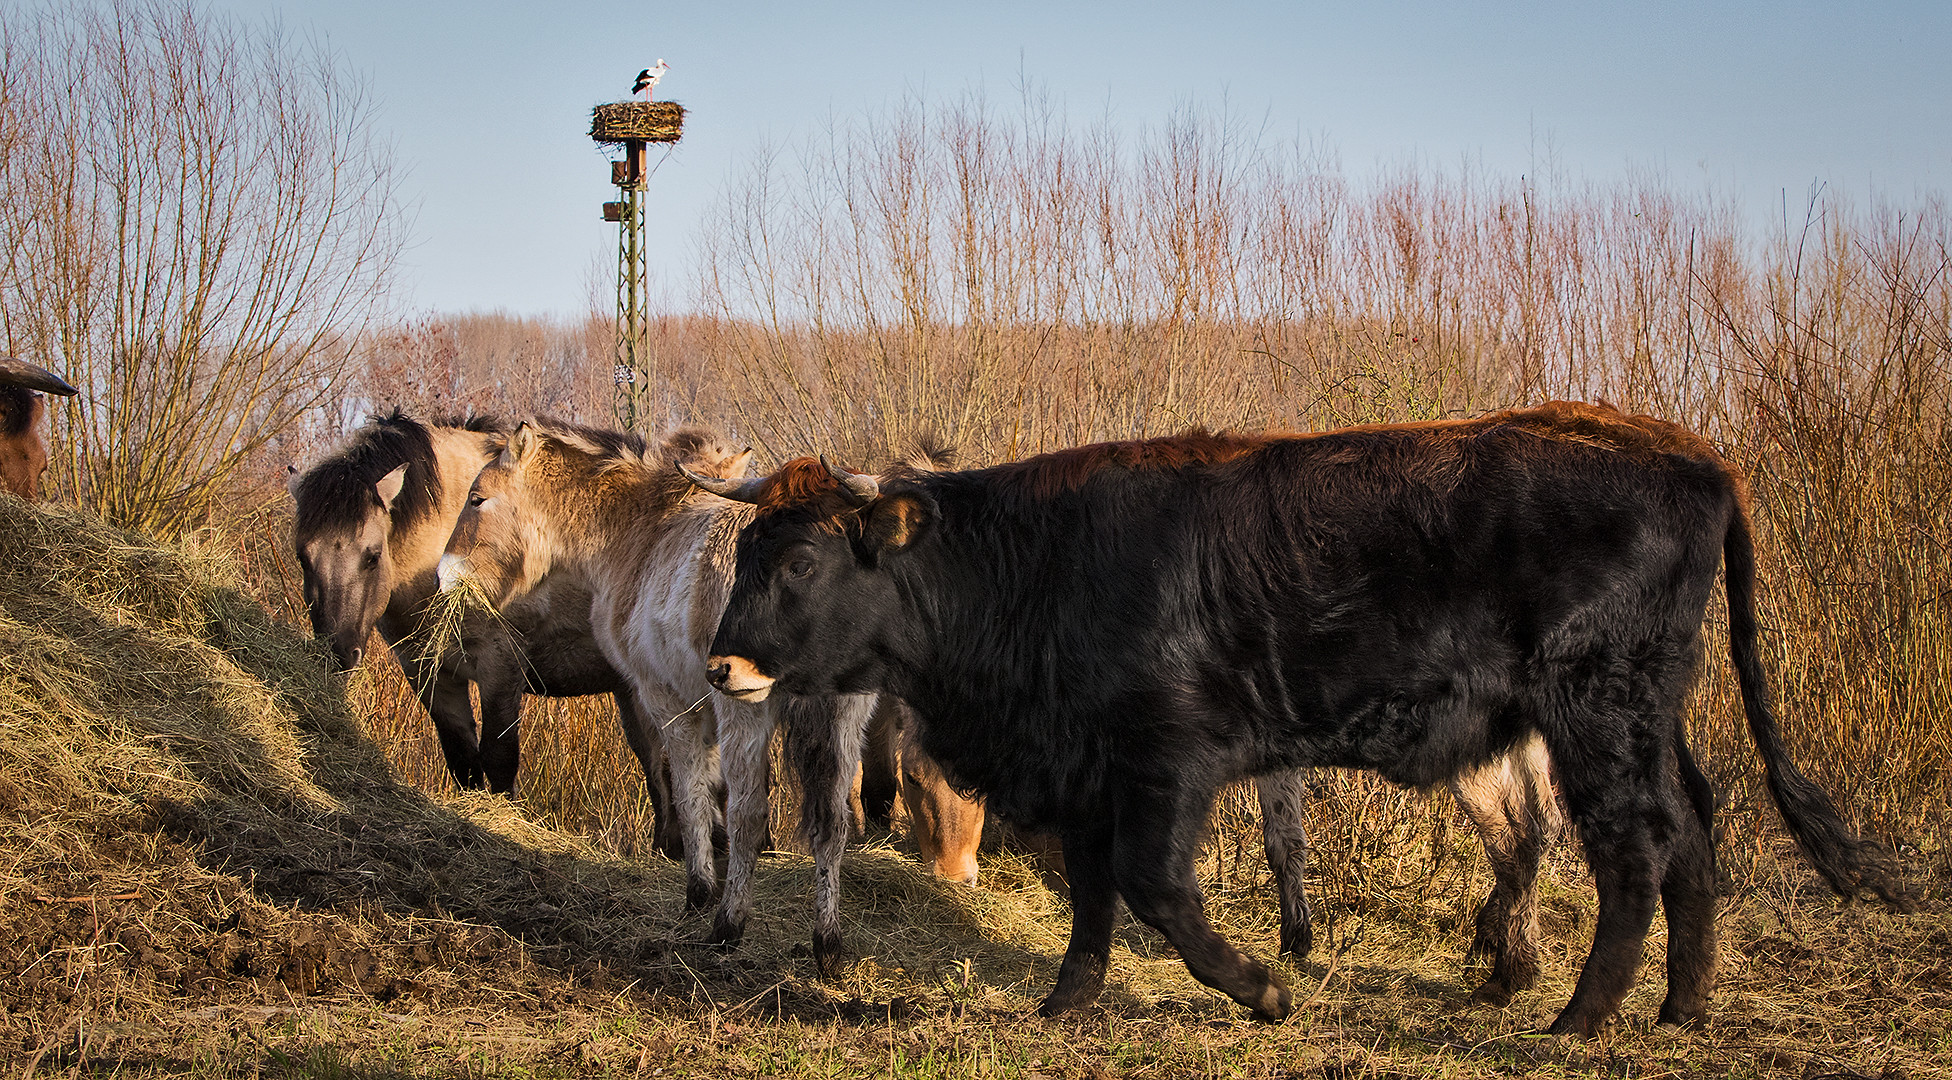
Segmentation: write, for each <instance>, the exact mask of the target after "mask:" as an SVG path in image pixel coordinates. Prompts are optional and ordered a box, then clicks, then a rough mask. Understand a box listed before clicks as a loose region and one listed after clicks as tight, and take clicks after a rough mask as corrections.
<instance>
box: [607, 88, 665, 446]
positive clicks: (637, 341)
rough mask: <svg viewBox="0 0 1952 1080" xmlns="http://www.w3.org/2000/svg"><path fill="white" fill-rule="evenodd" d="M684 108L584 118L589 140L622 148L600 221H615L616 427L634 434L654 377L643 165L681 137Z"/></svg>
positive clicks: (647, 106) (627, 105)
mask: <svg viewBox="0 0 1952 1080" xmlns="http://www.w3.org/2000/svg"><path fill="white" fill-rule="evenodd" d="M684 122H685V109H684V106H682V105H680V104H678V103H677V102H675V101H613V102H609V103H607V104H603V105H598V106H597V107H596V109H595V111H594V112H593V113H592V115H591V117H590V138H592V139H594V140H596V141H597V142H599V143H603V144H605V145H611V146H622V147H623V150H624V156H623V159H622V160H621V161H612V162H611V163H610V182H611V183H612V184H614V185H616V187H617V195H618V198H617V201H616V202H607V203H604V204H603V220H605V221H614V222H616V223H617V323H616V326H617V335H616V371H615V376H614V378H615V381H616V398H615V411H616V415H617V424H618V426H620V427H622V428H623V429H624V430H625V431H635V430H637V426H638V423H639V421H640V419H641V418H642V413H643V411H644V409H643V405H644V400H643V399H644V396H645V395H646V394H648V393H650V391H651V387H652V376H653V375H654V374H655V373H656V369H655V364H654V360H653V358H652V356H651V351H650V320H649V316H648V314H647V313H646V310H645V308H646V304H647V296H646V294H647V292H648V291H649V276H648V274H647V272H646V269H645V252H644V189H645V186H646V181H647V180H648V178H649V170H648V169H647V168H646V167H645V163H646V160H647V158H648V157H649V147H650V144H651V143H654V142H659V143H675V142H677V141H678V139H679V138H680V137H681V136H682V135H683V132H684Z"/></svg>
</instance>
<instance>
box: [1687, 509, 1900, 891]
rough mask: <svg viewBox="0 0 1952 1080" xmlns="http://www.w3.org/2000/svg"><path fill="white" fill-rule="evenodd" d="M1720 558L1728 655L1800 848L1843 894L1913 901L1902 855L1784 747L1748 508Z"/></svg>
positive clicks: (1739, 514) (1772, 785)
mask: <svg viewBox="0 0 1952 1080" xmlns="http://www.w3.org/2000/svg"><path fill="white" fill-rule="evenodd" d="M1722 559H1723V563H1724V567H1725V572H1726V574H1727V589H1728V651H1729V657H1730V659H1731V661H1732V662H1733V663H1734V664H1735V674H1736V678H1737V679H1739V680H1740V681H1741V684H1742V708H1743V711H1744V712H1745V713H1747V715H1748V721H1749V735H1750V736H1751V737H1752V738H1754V739H1755V746H1756V751H1757V752H1758V753H1760V754H1761V755H1762V767H1763V770H1764V771H1765V773H1766V774H1767V776H1768V779H1769V794H1770V796H1771V797H1772V798H1774V799H1775V802H1776V809H1777V811H1778V812H1780V813H1781V814H1782V816H1783V821H1784V822H1785V823H1786V824H1788V826H1789V831H1790V833H1791V835H1793V836H1795V837H1796V843H1797V844H1798V845H1799V846H1801V847H1802V849H1803V853H1804V854H1805V855H1806V856H1808V857H1809V860H1810V862H1811V863H1813V864H1814V865H1815V866H1816V869H1817V872H1818V873H1820V874H1822V875H1823V878H1824V880H1826V881H1828V882H1829V883H1830V887H1831V888H1832V889H1835V890H1836V891H1837V894H1838V895H1840V896H1843V897H1846V898H1855V897H1857V896H1858V895H1859V894H1860V893H1861V892H1864V891H1869V892H1874V893H1876V894H1877V895H1878V897H1879V898H1881V899H1882V900H1883V901H1884V902H1885V903H1887V904H1889V905H1891V906H1892V907H1894V908H1899V909H1904V908H1906V907H1908V902H1907V901H1906V900H1905V898H1904V888H1903V874H1902V872H1901V870H1900V867H1899V864H1898V859H1897V856H1896V855H1894V854H1893V853H1892V851H1891V849H1890V848H1888V847H1886V846H1884V845H1883V844H1881V843H1878V842H1877V841H1875V840H1866V839H1864V838H1863V837H1861V836H1858V835H1857V833H1856V832H1855V831H1853V830H1852V829H1851V828H1850V826H1848V825H1846V824H1844V821H1843V818H1842V817H1841V816H1839V815H1838V813H1837V807H1836V805H1835V804H1834V803H1832V802H1831V801H1830V796H1828V795H1826V794H1824V792H1823V789H1822V788H1820V787H1818V786H1816V784H1814V783H1812V782H1811V781H1810V778H1809V777H1807V776H1804V775H1803V774H1802V772H1801V771H1800V770H1798V769H1797V768H1796V765H1795V763H1794V762H1792V761H1790V759H1789V753H1788V751H1787V750H1786V749H1784V747H1783V738H1782V730H1781V728H1780V727H1779V726H1778V725H1777V723H1776V715H1775V709H1774V706H1773V705H1772V703H1771V701H1770V694H1769V681H1768V679H1767V677H1766V676H1765V675H1764V674H1763V671H1762V660H1761V657H1759V656H1758V655H1757V654H1756V621H1755V544H1754V541H1753V539H1752V538H1751V537H1750V534H1749V516H1748V513H1747V510H1746V508H1738V509H1737V511H1736V513H1735V517H1734V520H1733V521H1731V522H1730V523H1729V527H1728V535H1727V537H1726V538H1725V539H1724V541H1723V544H1722Z"/></svg>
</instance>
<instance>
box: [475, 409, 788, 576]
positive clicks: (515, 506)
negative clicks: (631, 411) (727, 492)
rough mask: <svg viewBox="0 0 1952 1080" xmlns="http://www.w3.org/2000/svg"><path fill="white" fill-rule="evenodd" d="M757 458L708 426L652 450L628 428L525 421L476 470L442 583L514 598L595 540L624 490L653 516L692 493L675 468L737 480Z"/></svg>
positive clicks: (634, 508) (683, 431)
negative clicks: (604, 517)
mask: <svg viewBox="0 0 1952 1080" xmlns="http://www.w3.org/2000/svg"><path fill="white" fill-rule="evenodd" d="M751 460H752V449H751V448H750V447H741V446H736V445H735V444H733V443H731V442H729V441H727V440H725V439H723V438H721V437H719V436H718V435H716V434H715V433H713V432H710V431H707V430H705V429H702V428H695V427H685V428H679V429H677V430H676V431H673V432H672V433H671V434H669V435H667V436H666V437H665V438H664V439H663V440H662V441H661V442H660V443H659V444H658V445H657V446H655V447H651V446H647V445H646V444H645V442H644V441H643V440H642V439H641V438H639V437H637V436H635V435H630V434H625V433H621V432H615V431H603V430H600V429H595V428H585V427H579V426H576V425H571V424H563V423H558V422H553V421H546V420H545V421H535V422H531V423H524V424H523V425H522V426H521V427H519V428H517V429H516V430H515V433H514V434H512V435H510V436H509V439H508V445H507V447H506V448H505V449H504V450H503V451H502V452H501V454H500V456H498V457H497V458H496V459H495V460H494V461H492V462H490V463H489V464H488V466H487V467H486V468H484V469H482V470H481V472H480V474H479V475H477V476H476V477H475V479H474V486H473V487H472V488H471V489H470V490H469V492H468V501H467V506H466V507H465V508H464V509H463V510H462V511H461V516H460V518H459V520H457V521H456V522H455V526H454V533H453V535H452V536H451V537H450V538H449V539H448V544H447V552H446V554H445V555H443V556H442V557H441V564H440V581H441V588H442V589H452V588H454V587H455V586H456V585H458V584H459V583H460V582H461V581H462V580H463V579H467V580H469V581H471V582H472V583H473V584H474V585H476V586H477V587H479V588H480V589H481V590H482V592H483V593H485V594H486V596H487V598H488V599H489V600H490V601H491V602H492V603H494V604H495V605H497V606H501V605H504V604H507V603H508V602H509V601H511V600H513V599H515V598H516V597H519V596H521V595H523V594H524V593H526V592H528V591H529V590H530V589H532V588H534V587H535V585H536V584H537V583H538V582H540V581H541V580H542V578H543V576H544V575H546V574H547V573H549V571H550V569H551V567H552V566H554V565H555V564H556V562H557V560H558V559H559V558H561V557H562V556H563V554H564V553H565V552H568V551H571V550H577V549H579V548H581V547H583V546H585V545H586V544H587V543H589V542H590V541H591V540H592V538H593V537H594V535H595V534H596V532H597V530H598V527H599V522H598V516H599V514H600V513H602V512H604V510H605V508H606V504H607V503H609V502H612V501H614V500H616V499H617V498H618V497H619V495H620V493H621V492H623V491H624V489H629V494H628V495H627V496H623V500H624V506H623V509H624V510H625V511H626V512H629V513H632V514H654V513H656V512H657V511H658V509H659V508H669V507H673V506H676V505H677V503H678V502H679V501H680V500H682V499H683V498H684V496H685V495H686V494H687V493H688V492H689V490H690V485H689V483H688V482H687V481H686V480H685V479H684V478H683V476H682V475H681V474H680V473H679V472H678V470H677V468H676V466H679V465H683V466H684V467H685V468H689V469H692V470H694V471H702V472H703V473H704V474H706V475H709V476H712V477H716V478H722V479H735V478H738V477H742V476H744V475H745V472H746V469H747V467H748V465H749V463H750V462H751Z"/></svg>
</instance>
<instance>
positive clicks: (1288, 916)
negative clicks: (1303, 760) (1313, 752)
mask: <svg viewBox="0 0 1952 1080" xmlns="http://www.w3.org/2000/svg"><path fill="white" fill-rule="evenodd" d="M1254 788H1255V791H1256V792H1257V793H1258V794H1259V795H1260V798H1261V844H1262V847H1263V848H1264V850H1266V852H1267V868H1268V871H1269V872H1270V873H1272V874H1273V875H1274V889H1275V892H1276V894H1277V895H1278V896H1279V897H1280V900H1281V951H1282V952H1284V953H1293V954H1294V955H1296V956H1307V955H1308V952H1309V950H1311V949H1313V948H1314V947H1315V927H1314V922H1313V919H1312V917H1311V913H1310V911H1309V910H1308V889H1307V882H1306V879H1307V871H1308V832H1307V830H1306V829H1305V828H1304V827H1303V826H1302V813H1303V811H1304V810H1305V809H1306V807H1307V806H1308V770H1307V769H1290V770H1288V771H1287V772H1278V773H1269V774H1268V775H1266V776H1262V777H1258V778H1256V779H1255V781H1254Z"/></svg>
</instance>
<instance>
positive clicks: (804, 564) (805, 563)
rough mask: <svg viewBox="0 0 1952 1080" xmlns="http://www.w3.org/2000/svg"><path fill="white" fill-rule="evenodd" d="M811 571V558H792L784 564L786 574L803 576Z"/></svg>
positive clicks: (797, 576)
mask: <svg viewBox="0 0 1952 1080" xmlns="http://www.w3.org/2000/svg"><path fill="white" fill-rule="evenodd" d="M811 573H813V560H812V559H794V560H793V561H792V562H790V563H787V564H786V576H788V577H796V578H803V577H806V576H807V575H808V574H811Z"/></svg>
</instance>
